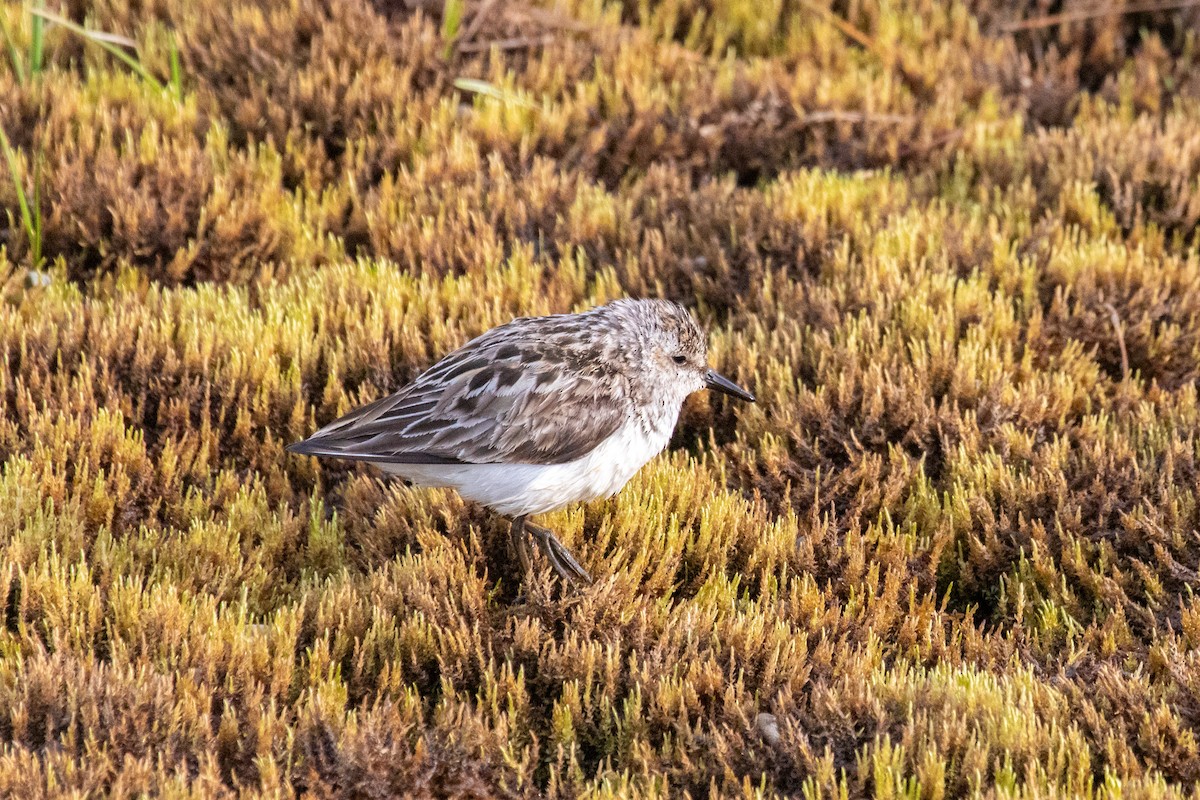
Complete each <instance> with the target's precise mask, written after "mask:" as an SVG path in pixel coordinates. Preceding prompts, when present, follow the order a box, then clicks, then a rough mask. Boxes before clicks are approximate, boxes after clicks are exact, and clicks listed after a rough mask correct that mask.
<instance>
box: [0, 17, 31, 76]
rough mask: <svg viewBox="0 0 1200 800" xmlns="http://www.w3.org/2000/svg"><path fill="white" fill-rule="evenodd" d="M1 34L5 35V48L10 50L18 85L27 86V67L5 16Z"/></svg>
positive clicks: (0, 24)
mask: <svg viewBox="0 0 1200 800" xmlns="http://www.w3.org/2000/svg"><path fill="white" fill-rule="evenodd" d="M0 33H3V35H4V46H5V47H6V48H8V57H9V59H10V60H11V61H12V68H13V74H14V75H16V76H17V85H18V86H24V85H25V65H24V64H23V63H21V53H20V51H18V50H17V43H16V42H15V41H14V40H13V37H12V31H11V30H10V29H9V27H8V20H7V19H5V17H4V15H3V14H0Z"/></svg>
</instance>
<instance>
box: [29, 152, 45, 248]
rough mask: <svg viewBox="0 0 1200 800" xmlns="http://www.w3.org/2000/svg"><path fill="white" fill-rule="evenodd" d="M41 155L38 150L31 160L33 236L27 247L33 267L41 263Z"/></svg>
mask: <svg viewBox="0 0 1200 800" xmlns="http://www.w3.org/2000/svg"><path fill="white" fill-rule="evenodd" d="M42 155H43V154H42V152H41V151H39V152H38V154H37V156H36V157H35V158H34V161H33V208H32V209H31V210H32V215H31V217H32V219H31V223H32V226H31V227H32V229H33V237H32V238H31V239H30V242H29V249H30V251H31V255H32V256H33V267H34V269H37V268H38V267H40V266H41V265H42Z"/></svg>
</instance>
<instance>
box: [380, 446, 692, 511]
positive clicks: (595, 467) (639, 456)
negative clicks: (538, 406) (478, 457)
mask: <svg viewBox="0 0 1200 800" xmlns="http://www.w3.org/2000/svg"><path fill="white" fill-rule="evenodd" d="M670 435H671V432H670V430H669V429H668V430H667V431H665V432H663V433H655V434H653V435H650V436H647V435H646V433H645V431H644V429H643V428H642V427H641V426H640V425H637V424H636V423H634V424H629V425H626V426H625V427H624V428H621V429H620V430H618V431H617V432H616V433H614V434H613V435H612V436H610V437H608V438H607V439H605V440H604V441H603V442H601V443H600V445H599V446H597V447H596V449H595V450H593V451H592V452H590V453H588V454H587V455H585V456H583V457H581V458H577V459H575V460H574V461H568V462H566V463H564V464H380V465H379V466H380V467H381V468H382V469H383V470H385V471H386V472H389V473H391V474H392V475H399V476H400V477H402V478H404V479H405V480H408V481H411V482H412V483H413V484H414V485H416V486H430V487H432V486H448V487H451V488H454V489H457V490H458V493H459V494H461V495H462V496H463V497H465V498H467V499H468V500H474V501H476V502H477V503H481V504H483V505H485V506H487V507H488V508H490V509H492V510H493V511H496V512H498V513H500V514H503V515H505V516H509V517H516V516H520V515H522V514H545V513H546V512H548V511H555V510H557V509H559V508H562V507H564V506H568V505H571V504H572V503H582V502H587V501H589V500H596V499H599V498H601V497H611V496H612V495H614V494H616V493H617V492H618V491H620V490H621V487H622V486H624V485H625V484H626V483H628V482H629V479H630V478H632V477H633V476H634V474H635V473H636V472H637V471H638V470H639V469H641V468H642V466H643V465H645V463H646V462H647V461H649V460H650V459H651V458H653V457H654V456H656V455H658V453H659V452H661V451H662V449H663V448H664V447H666V446H667V440H668V439H669V438H670Z"/></svg>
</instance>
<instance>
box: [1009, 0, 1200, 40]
mask: <svg viewBox="0 0 1200 800" xmlns="http://www.w3.org/2000/svg"><path fill="white" fill-rule="evenodd" d="M1192 6H1200V0H1159V1H1158V2H1143V3H1129V4H1128V5H1124V6H1115V7H1114V6H1113V5H1105V6H1104V7H1102V8H1086V9H1080V10H1078V11H1063V12H1061V13H1058V14H1047V15H1046V16H1044V17H1033V18H1031V19H1023V20H1021V21H1019V22H1009V23H1006V24H1004V25H1001V26H1000V30H1001V32H1003V33H1016V32H1017V31H1032V30H1038V29H1039V28H1053V27H1054V26H1055V25H1064V24H1066V23H1068V22H1084V21H1086V20H1089V19H1098V18H1100V17H1108V16H1125V15H1126V14H1148V13H1152V12H1155V11H1178V10H1179V9H1182V8H1191V7H1192Z"/></svg>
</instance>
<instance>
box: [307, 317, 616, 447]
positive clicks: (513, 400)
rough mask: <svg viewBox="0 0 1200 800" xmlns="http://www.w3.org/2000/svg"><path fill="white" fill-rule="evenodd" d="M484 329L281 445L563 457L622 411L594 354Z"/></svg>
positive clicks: (595, 437)
mask: <svg viewBox="0 0 1200 800" xmlns="http://www.w3.org/2000/svg"><path fill="white" fill-rule="evenodd" d="M498 331H502V329H494V330H493V331H491V332H489V334H491V333H496V332H498ZM489 334H484V336H481V337H480V338H478V339H476V340H474V341H472V342H470V343H468V344H467V345H466V346H464V347H463V348H461V349H459V350H457V351H455V352H454V353H451V354H450V355H448V356H446V358H444V359H442V360H441V361H439V362H438V363H437V364H435V365H434V366H433V367H431V368H430V369H429V370H428V371H426V372H425V373H423V374H421V375H420V376H419V377H418V378H417V379H416V380H415V381H414V382H413V383H412V384H410V385H409V386H408V387H406V388H404V389H402V390H401V391H400V392H397V393H396V394H393V395H390V396H388V397H384V398H382V399H380V400H376V401H375V402H374V403H371V404H369V405H366V406H363V407H362V408H359V409H356V410H354V411H351V412H350V413H349V414H347V415H346V416H344V417H342V418H341V419H339V420H337V421H336V422H333V423H331V424H330V425H327V426H326V427H324V428H322V429H321V430H319V431H317V432H316V433H314V434H313V435H312V436H310V437H309V438H308V439H305V440H304V441H303V442H298V443H296V444H293V445H291V446H290V447H289V448H288V449H289V450H291V451H292V452H295V453H301V454H306V455H316V456H333V457H337V458H347V459H354V460H359V461H377V462H388V463H394V464H402V463H408V464H494V463H508V464H561V463H564V462H567V461H572V460H574V459H576V458H579V457H581V456H583V455H586V454H587V453H589V452H591V451H592V450H593V449H594V448H595V447H596V446H597V445H598V444H600V442H602V441H604V440H605V439H606V438H608V437H609V436H611V435H612V434H613V433H614V432H616V430H617V429H618V428H620V427H621V426H622V425H623V424H625V423H626V422H627V421H628V420H629V419H630V416H631V412H630V404H629V403H628V402H627V401H623V400H621V399H620V398H621V396H622V395H621V393H620V392H619V391H618V387H617V386H616V385H615V382H617V381H619V378H618V377H617V376H616V374H615V372H613V371H611V370H605V369H604V368H603V367H602V366H601V365H600V363H601V362H597V361H595V360H592V359H581V358H578V357H576V358H568V357H565V354H564V353H562V352H560V351H559V350H558V349H557V348H556V346H555V343H554V340H553V338H548V339H546V340H545V341H539V342H533V343H529V342H523V343H522V345H521V346H517V345H516V344H514V343H513V342H511V341H510V340H508V339H507V338H506V337H504V336H503V335H496V336H489Z"/></svg>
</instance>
